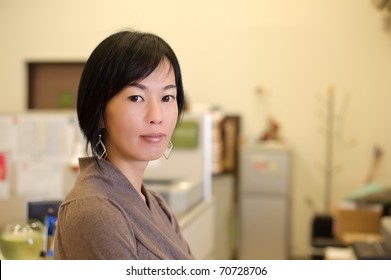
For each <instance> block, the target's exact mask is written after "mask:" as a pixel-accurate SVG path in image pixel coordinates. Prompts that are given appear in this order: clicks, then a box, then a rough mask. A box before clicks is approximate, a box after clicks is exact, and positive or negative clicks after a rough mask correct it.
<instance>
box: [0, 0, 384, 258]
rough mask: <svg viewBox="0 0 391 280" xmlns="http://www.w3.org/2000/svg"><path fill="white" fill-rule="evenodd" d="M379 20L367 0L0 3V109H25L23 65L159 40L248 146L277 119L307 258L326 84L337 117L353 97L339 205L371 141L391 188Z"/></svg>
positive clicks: (317, 192) (338, 177)
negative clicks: (129, 34)
mask: <svg viewBox="0 0 391 280" xmlns="http://www.w3.org/2000/svg"><path fill="white" fill-rule="evenodd" d="M382 19H383V14H382V13H380V12H378V11H377V10H375V8H374V7H372V5H371V1H370V0H344V1H340V0H320V1H311V0H296V1H291V0H275V1H266V0H241V1H224V0H219V1H205V0H200V1H191V2H190V1H179V0H166V1H130V0H112V1H96V0H83V1H76V0H70V1H61V2H58V1H51V0H35V1H28V0H25V1H23V0H17V1H15V0H0V36H1V44H0V81H1V83H0V113H1V112H20V111H23V110H24V109H25V108H26V106H27V105H26V104H27V98H26V89H27V84H26V72H25V71H26V69H25V62H26V61H31V60H49V61H52V60H70V61H72V60H78V61H79V60H85V59H86V58H87V57H88V55H89V53H90V52H91V51H92V49H93V48H94V47H95V46H96V44H97V43H98V42H99V41H101V40H102V39H103V38H104V37H105V36H107V35H108V34H110V33H112V32H113V31H116V30H118V29H120V28H123V27H133V28H136V29H141V30H143V31H152V32H154V33H157V34H159V35H161V36H162V37H164V38H165V39H167V40H168V42H169V43H170V44H171V45H172V47H173V48H174V49H175V50H176V52H177V54H178V56H179V59H180V62H181V64H182V68H183V76H184V82H185V88H186V92H187V94H188V95H189V97H190V99H191V101H192V102H193V103H207V104H213V105H220V106H221V107H222V108H223V109H224V110H225V111H227V112H232V113H239V114H241V115H242V121H243V123H242V124H243V136H244V139H245V141H247V142H254V141H255V140H256V138H257V137H258V136H259V135H260V133H261V132H262V130H263V128H264V125H265V118H266V116H267V115H269V114H270V115H273V116H274V117H275V118H276V119H277V120H278V121H279V122H280V123H281V126H282V134H283V137H284V138H285V139H286V141H287V142H288V143H289V145H290V146H292V148H293V151H294V170H293V211H292V217H293V223H292V227H293V228H292V253H293V254H294V255H296V256H300V255H304V254H307V253H308V245H309V233H310V232H309V225H310V219H311V217H312V215H313V213H312V212H311V210H310V208H309V207H308V206H307V205H306V204H305V201H306V200H308V199H311V200H313V201H314V204H315V205H316V207H317V209H318V210H320V211H321V210H323V180H324V179H323V173H322V164H323V163H324V134H322V132H321V128H322V125H323V121H322V119H321V117H320V115H319V114H320V112H321V111H322V110H323V109H324V108H323V107H322V106H323V105H322V103H321V101H320V100H322V98H325V95H326V92H327V88H328V87H329V85H333V86H334V87H335V90H336V104H337V110H342V109H341V108H342V104H343V100H344V98H348V97H349V98H350V99H349V103H348V107H347V111H346V115H344V118H341V119H340V122H339V123H338V124H339V125H340V126H339V127H341V124H343V128H344V129H343V130H339V131H340V132H341V133H340V134H339V136H338V137H337V138H336V139H335V155H334V160H335V165H336V167H337V169H336V172H335V175H334V178H333V193H332V198H333V201H338V200H339V199H341V198H342V197H344V196H346V195H348V194H350V193H351V192H352V191H354V190H355V189H356V188H357V187H359V186H360V184H361V183H362V180H363V178H364V176H365V175H366V172H367V170H368V168H369V165H370V161H369V160H370V156H371V149H372V146H373V145H374V144H375V143H379V144H380V145H383V146H384V147H385V148H386V149H387V153H386V158H385V161H384V162H383V164H382V165H381V168H380V170H379V172H378V177H377V178H378V180H379V181H380V182H382V183H383V182H384V183H389V182H390V179H391V174H390V173H389V172H388V173H387V172H386V171H387V170H389V169H390V167H391V163H390V153H391V149H390V148H391V143H390V140H391V132H390V131H391V128H390V126H391V125H390V123H391V121H390V120H391V116H390V110H389V106H390V105H389V104H391V82H390V79H389V75H390V71H391V34H390V33H389V32H386V31H385V30H384V29H383V27H382ZM257 88H261V89H262V90H263V92H264V94H263V95H262V96H260V95H258V94H256V91H257ZM0 137H1V136H0ZM351 140H352V141H353V142H354V143H355V144H354V145H352V144H351V143H350V141H351Z"/></svg>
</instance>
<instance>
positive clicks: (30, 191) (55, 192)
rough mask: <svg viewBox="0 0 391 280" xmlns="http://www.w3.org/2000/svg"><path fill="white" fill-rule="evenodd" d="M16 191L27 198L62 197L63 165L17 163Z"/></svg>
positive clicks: (53, 163)
mask: <svg viewBox="0 0 391 280" xmlns="http://www.w3.org/2000/svg"><path fill="white" fill-rule="evenodd" d="M16 174H17V175H16V189H17V192H18V195H20V196H27V197H50V198H53V197H59V198H60V197H62V196H63V181H64V165H63V164H61V163H59V162H47V161H46V162H32V161H18V162H17V163H16Z"/></svg>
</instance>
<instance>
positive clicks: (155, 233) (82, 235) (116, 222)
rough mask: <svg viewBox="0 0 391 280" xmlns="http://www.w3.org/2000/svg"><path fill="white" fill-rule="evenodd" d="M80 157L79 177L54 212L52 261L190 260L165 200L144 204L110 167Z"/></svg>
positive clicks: (150, 197) (152, 198) (150, 198)
mask: <svg viewBox="0 0 391 280" xmlns="http://www.w3.org/2000/svg"><path fill="white" fill-rule="evenodd" d="M99 162H100V167H98V166H97V164H96V163H95V160H94V159H93V158H81V159H79V163H80V167H81V173H80V175H79V177H78V178H77V180H76V183H75V186H74V187H73V189H72V190H71V191H70V193H69V194H68V195H67V197H66V198H65V199H64V201H63V203H62V205H61V207H60V209H59V213H58V221H57V228H56V236H55V246H54V258H55V259H74V260H75V259H114V260H119V259H140V260H153V259H193V256H192V254H191V252H190V249H189V246H188V244H187V242H186V241H185V240H184V238H183V237H182V234H181V232H180V228H179V225H178V222H177V220H176V218H175V216H174V215H173V213H172V212H171V211H170V210H169V208H168V206H167V204H166V203H165V201H164V200H163V198H162V197H161V196H160V195H159V194H157V193H155V192H152V191H150V190H147V189H146V188H144V186H143V189H142V191H143V194H144V195H145V197H146V203H145V202H144V200H143V199H142V198H141V196H140V195H139V194H138V193H137V191H136V190H135V188H134V187H133V186H132V184H131V183H130V182H129V181H128V180H127V179H126V177H125V176H124V175H123V174H122V173H121V172H120V171H119V169H117V168H116V167H115V166H114V165H113V164H111V163H110V162H109V161H107V160H100V161H99Z"/></svg>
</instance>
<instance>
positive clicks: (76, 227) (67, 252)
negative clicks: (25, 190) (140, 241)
mask: <svg viewBox="0 0 391 280" xmlns="http://www.w3.org/2000/svg"><path fill="white" fill-rule="evenodd" d="M58 215H59V219H58V224H57V229H56V239H55V255H54V257H55V259H72V260H76V259H94V260H97V259H116V260H119V259H137V245H136V240H135V236H134V232H133V230H132V228H131V223H129V222H127V220H126V219H127V218H126V215H124V213H123V212H122V210H121V208H120V207H118V206H117V205H116V204H115V203H113V202H111V201H110V200H108V199H106V198H103V197H99V196H90V197H85V198H82V199H78V200H73V201H70V202H68V203H67V204H65V205H62V206H61V208H60V211H59V213H58Z"/></svg>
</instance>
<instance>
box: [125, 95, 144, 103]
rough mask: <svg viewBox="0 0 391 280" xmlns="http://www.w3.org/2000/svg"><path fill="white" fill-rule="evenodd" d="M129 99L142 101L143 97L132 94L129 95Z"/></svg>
mask: <svg viewBox="0 0 391 280" xmlns="http://www.w3.org/2000/svg"><path fill="white" fill-rule="evenodd" d="M128 99H129V100H130V101H132V102H141V101H143V98H142V97H141V96H140V95H131V96H129V97H128Z"/></svg>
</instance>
